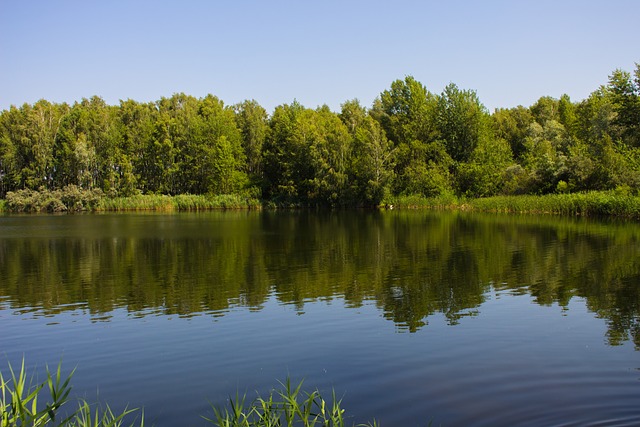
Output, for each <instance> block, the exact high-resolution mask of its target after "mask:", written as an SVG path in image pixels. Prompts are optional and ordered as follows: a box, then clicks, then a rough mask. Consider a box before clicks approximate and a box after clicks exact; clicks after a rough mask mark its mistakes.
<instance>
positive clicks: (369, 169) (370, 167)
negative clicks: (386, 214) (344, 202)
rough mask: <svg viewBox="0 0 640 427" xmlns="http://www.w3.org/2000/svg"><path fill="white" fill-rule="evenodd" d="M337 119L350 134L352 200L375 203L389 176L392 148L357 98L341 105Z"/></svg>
mask: <svg viewBox="0 0 640 427" xmlns="http://www.w3.org/2000/svg"><path fill="white" fill-rule="evenodd" d="M340 118H341V119H342V121H343V123H345V125H346V126H347V129H348V130H349V132H350V133H351V135H352V137H353V151H352V158H351V163H350V167H349V175H350V186H351V190H350V195H351V197H352V201H353V203H357V204H361V205H365V206H377V205H379V204H380V203H381V202H382V200H383V199H384V197H385V196H386V194H387V193H388V191H389V188H390V184H391V181H392V178H393V166H394V164H393V162H394V157H393V154H394V152H393V149H392V144H391V142H390V141H389V140H388V139H387V137H386V135H385V133H384V130H383V129H382V127H381V125H380V123H379V122H378V121H376V120H375V119H373V117H371V116H370V115H367V113H366V111H365V110H364V108H362V107H361V106H360V104H359V103H358V102H357V101H354V102H349V103H345V104H343V105H342V113H341V114H340Z"/></svg>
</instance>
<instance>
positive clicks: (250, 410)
mask: <svg viewBox="0 0 640 427" xmlns="http://www.w3.org/2000/svg"><path fill="white" fill-rule="evenodd" d="M303 382H304V381H300V382H299V383H298V384H297V385H293V384H292V383H291V380H290V379H289V378H287V380H286V381H285V382H284V383H280V385H281V388H279V389H273V390H271V391H270V392H269V395H268V397H266V398H263V397H261V396H258V397H257V398H256V399H255V400H254V401H253V402H250V403H247V402H246V396H242V397H240V396H239V395H236V398H235V400H234V399H229V405H228V406H227V407H224V408H219V407H215V406H214V407H213V412H214V417H213V418H206V417H204V419H205V420H207V421H209V422H210V423H212V424H215V425H216V426H219V427H276V426H278V427H281V426H287V427H295V426H299V427H313V426H326V427H344V426H346V425H348V424H347V421H346V420H345V410H344V409H343V408H342V407H341V404H342V400H340V399H338V398H337V397H336V394H335V391H333V392H332V394H331V400H329V401H326V400H325V399H324V398H323V397H322V395H321V394H320V392H319V391H318V390H314V391H312V392H305V391H303V390H302V384H303ZM377 425H378V424H377V423H376V422H375V421H373V422H372V423H368V424H359V425H358V426H359V427H360V426H361V427H366V426H370V427H373V426H377Z"/></svg>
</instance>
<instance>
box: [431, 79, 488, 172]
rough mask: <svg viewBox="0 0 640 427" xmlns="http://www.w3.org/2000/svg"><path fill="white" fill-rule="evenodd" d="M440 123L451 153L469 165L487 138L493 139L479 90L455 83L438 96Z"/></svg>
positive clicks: (437, 118)
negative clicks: (480, 142)
mask: <svg viewBox="0 0 640 427" xmlns="http://www.w3.org/2000/svg"><path fill="white" fill-rule="evenodd" d="M436 123H437V129H438V130H439V134H440V138H441V139H442V141H444V144H445V147H446V149H447V152H448V153H449V155H450V156H451V158H452V159H453V160H454V161H456V162H466V161H468V160H469V158H470V156H471V153H472V152H473V150H475V148H476V147H477V146H478V143H479V141H480V140H481V139H483V138H488V137H489V132H490V127H489V116H488V113H487V111H486V109H485V107H484V106H483V105H482V104H481V103H480V100H479V99H478V96H477V94H476V92H475V91H472V90H460V89H458V87H457V86H456V85H455V84H453V83H451V84H449V85H448V86H447V87H446V88H445V89H444V91H443V92H442V94H441V95H440V96H439V97H438V104H437V111H436Z"/></svg>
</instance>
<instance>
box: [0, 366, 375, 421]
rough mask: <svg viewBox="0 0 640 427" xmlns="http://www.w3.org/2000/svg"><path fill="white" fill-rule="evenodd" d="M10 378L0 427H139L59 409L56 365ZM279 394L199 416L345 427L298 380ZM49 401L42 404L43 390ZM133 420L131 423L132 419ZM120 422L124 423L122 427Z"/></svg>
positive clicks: (64, 395)
mask: <svg viewBox="0 0 640 427" xmlns="http://www.w3.org/2000/svg"><path fill="white" fill-rule="evenodd" d="M9 372H10V375H9V376H8V377H6V378H5V376H4V375H3V374H2V371H0V417H1V418H0V427H18V426H20V427H27V426H29V427H40V426H48V425H52V426H53V425H57V426H67V427H121V426H123V425H128V426H130V427H133V426H140V427H143V426H144V414H141V415H140V417H139V418H138V416H137V412H138V409H125V410H124V411H123V412H121V413H114V412H113V411H112V410H111V408H110V407H109V406H108V405H105V406H100V405H90V404H89V403H88V402H87V401H86V400H83V399H79V400H78V401H77V402H76V406H75V409H72V410H71V412H70V413H69V410H67V409H66V408H65V409H63V407H65V406H69V405H67V403H68V402H69V400H70V399H69V394H70V392H71V378H72V376H73V373H74V372H73V371H72V372H71V373H70V374H69V375H68V376H66V377H63V376H62V374H61V364H60V363H59V364H58V368H57V369H56V370H55V371H54V372H51V371H49V367H47V371H46V373H47V379H46V380H45V381H43V382H35V383H34V381H33V378H28V376H27V373H26V370H25V365H24V360H23V361H22V364H21V366H20V370H18V371H16V370H14V369H13V367H12V366H11V364H9ZM280 385H281V386H282V387H281V388H279V389H273V390H271V392H270V393H269V395H268V397H266V398H262V397H260V396H258V397H257V398H256V399H255V400H254V401H252V402H251V403H248V404H247V403H246V396H243V397H239V396H238V395H236V399H235V400H234V399H230V401H229V404H228V405H227V406H226V407H218V406H213V412H214V417H213V418H207V417H202V418H203V419H204V420H206V421H208V422H209V423H211V424H213V425H216V426H219V427H276V426H278V427H285V426H286V427H313V426H319V427H320V426H324V427H345V426H347V422H346V421H345V410H344V409H343V408H342V407H341V403H342V401H341V400H339V399H337V398H336V394H335V392H333V393H332V395H331V400H330V401H326V400H325V399H324V398H323V397H322V396H321V395H320V392H319V391H318V390H314V391H312V392H310V393H309V392H305V391H302V381H301V382H300V383H298V384H297V385H295V386H294V385H292V384H291V381H290V380H289V379H287V380H286V381H285V382H284V383H280ZM47 390H48V392H49V393H48V395H49V398H48V399H47V400H46V401H43V399H45V398H46V394H47V393H46V391H47ZM132 418H133V419H132ZM125 421H126V422H127V423H128V424H125ZM359 426H361V427H378V423H377V422H375V421H374V422H372V423H368V424H360V425H359Z"/></svg>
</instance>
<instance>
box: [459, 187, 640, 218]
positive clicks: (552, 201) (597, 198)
mask: <svg viewBox="0 0 640 427" xmlns="http://www.w3.org/2000/svg"><path fill="white" fill-rule="evenodd" d="M468 204H469V207H470V208H471V209H472V210H477V211H483V212H505V213H541V214H557V215H581V216H611V217H620V218H629V219H640V197H638V196H632V195H628V194H620V193H618V192H615V191H593V192H588V193H572V194H548V195H543V196H496V197H489V198H485V199H473V200H470V201H468Z"/></svg>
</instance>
